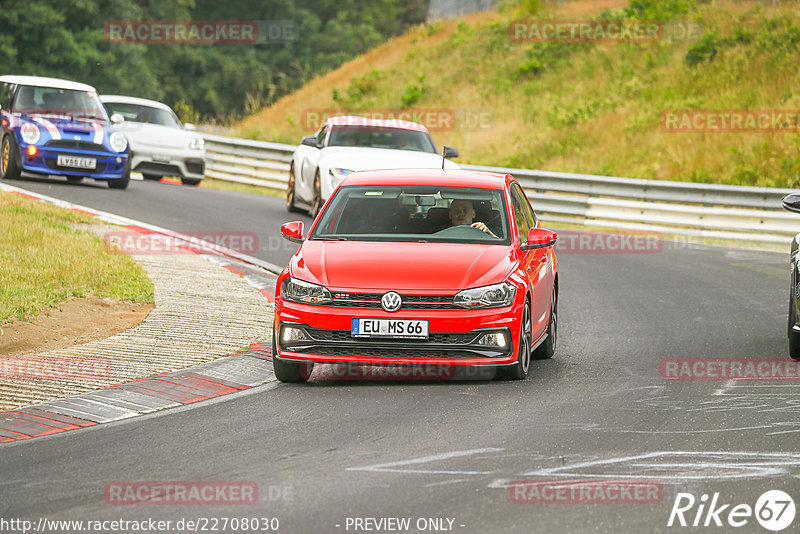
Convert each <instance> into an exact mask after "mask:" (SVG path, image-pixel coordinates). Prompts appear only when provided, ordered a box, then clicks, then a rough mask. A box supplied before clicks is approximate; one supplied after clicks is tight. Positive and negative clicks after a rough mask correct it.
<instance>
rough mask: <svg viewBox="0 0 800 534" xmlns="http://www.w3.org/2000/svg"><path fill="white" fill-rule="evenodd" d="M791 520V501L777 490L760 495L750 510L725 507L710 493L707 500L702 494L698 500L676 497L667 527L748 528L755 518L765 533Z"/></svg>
mask: <svg viewBox="0 0 800 534" xmlns="http://www.w3.org/2000/svg"><path fill="white" fill-rule="evenodd" d="M794 516H795V505H794V500H793V499H792V498H791V497H790V496H789V494H788V493H786V492H783V491H781V490H770V491H766V492H764V493H763V494H762V495H761V496H760V497H759V498H758V500H756V504H755V506H753V507H751V506H750V505H749V504H744V503H742V504H736V505H734V504H731V503H725V502H723V501H721V500H720V496H719V492H714V494H713V495H712V496H711V498H710V500H709V495H708V494H706V493H704V494H703V495H701V496H700V498H699V499H697V498H696V497H695V496H694V495H692V494H691V493H678V495H677V496H676V497H675V502H674V503H673V505H672V511H671V512H670V514H669V521H667V526H668V527H671V526H681V527H687V526H692V527H700V526H702V527H728V528H739V527H743V526H745V525H747V524H750V523H751V520H752V519H753V517H755V519H756V521H758V524H760V525H761V526H762V527H764V528H765V529H767V530H771V531H772V532H780V531H781V530H784V529H785V528H786V527H788V526H790V525H791V524H792V523H793V522H794Z"/></svg>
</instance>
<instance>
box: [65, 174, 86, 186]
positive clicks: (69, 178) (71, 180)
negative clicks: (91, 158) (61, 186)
mask: <svg viewBox="0 0 800 534" xmlns="http://www.w3.org/2000/svg"><path fill="white" fill-rule="evenodd" d="M67 181H68V182H69V183H71V184H79V183H81V182H82V181H83V176H67Z"/></svg>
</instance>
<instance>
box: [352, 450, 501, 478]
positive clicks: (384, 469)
mask: <svg viewBox="0 0 800 534" xmlns="http://www.w3.org/2000/svg"><path fill="white" fill-rule="evenodd" d="M502 450H503V449H495V448H485V449H470V450H467V451H452V452H445V453H441V454H434V455H431V456H423V457H422V458H412V459H411V460H400V461H398V462H389V463H385V464H375V465H367V466H364V467H348V468H347V469H346V471H371V472H374V473H428V474H436V475H489V474H491V473H493V471H448V470H439V469H434V470H430V469H398V468H399V467H402V466H406V465H419V464H426V463H430V462H438V461H441V460H449V459H450V458H462V457H464V456H474V455H476V454H483V453H487V452H500V451H502Z"/></svg>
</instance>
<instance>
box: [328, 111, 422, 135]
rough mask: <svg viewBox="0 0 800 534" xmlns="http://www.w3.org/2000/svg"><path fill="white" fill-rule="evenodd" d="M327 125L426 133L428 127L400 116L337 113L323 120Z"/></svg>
mask: <svg viewBox="0 0 800 534" xmlns="http://www.w3.org/2000/svg"><path fill="white" fill-rule="evenodd" d="M325 124H326V125H328V126H366V127H375V128H397V129H400V130H412V131H415V132H425V133H428V129H427V128H426V127H425V126H424V125H422V124H419V123H417V122H412V121H409V120H405V119H402V118H394V119H386V120H382V119H368V118H366V117H361V116H359V115H338V116H336V117H330V118H329V119H328V120H326V121H325Z"/></svg>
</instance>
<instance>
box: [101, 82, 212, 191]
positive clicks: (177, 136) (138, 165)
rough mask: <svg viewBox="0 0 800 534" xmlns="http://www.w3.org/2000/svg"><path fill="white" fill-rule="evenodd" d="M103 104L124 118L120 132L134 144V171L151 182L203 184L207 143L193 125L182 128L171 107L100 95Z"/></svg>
mask: <svg viewBox="0 0 800 534" xmlns="http://www.w3.org/2000/svg"><path fill="white" fill-rule="evenodd" d="M100 101H101V102H102V103H103V106H105V108H106V110H108V112H109V114H114V113H119V114H120V115H122V116H123V117H124V118H125V122H123V123H122V124H121V125H119V126H118V129H119V130H120V131H121V132H122V133H124V134H125V136H126V137H127V138H128V141H130V143H131V152H132V159H133V162H132V165H131V168H132V169H133V170H134V171H137V172H140V173H142V176H143V177H144V178H145V179H149V180H160V179H161V178H162V177H164V176H178V177H180V178H181V181H182V183H183V184H184V185H197V184H199V183H200V182H201V181H202V180H203V176H204V174H205V168H206V161H205V160H206V151H205V142H204V140H203V138H202V137H201V136H200V135H199V134H198V133H197V132H195V131H194V125H192V124H188V123H187V124H181V121H180V120H178V117H177V116H176V115H175V113H174V112H173V111H172V109H170V107H169V106H167V105H166V104H162V103H161V102H156V101H155V100H147V99H144V98H134V97H131V96H117V95H100Z"/></svg>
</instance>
